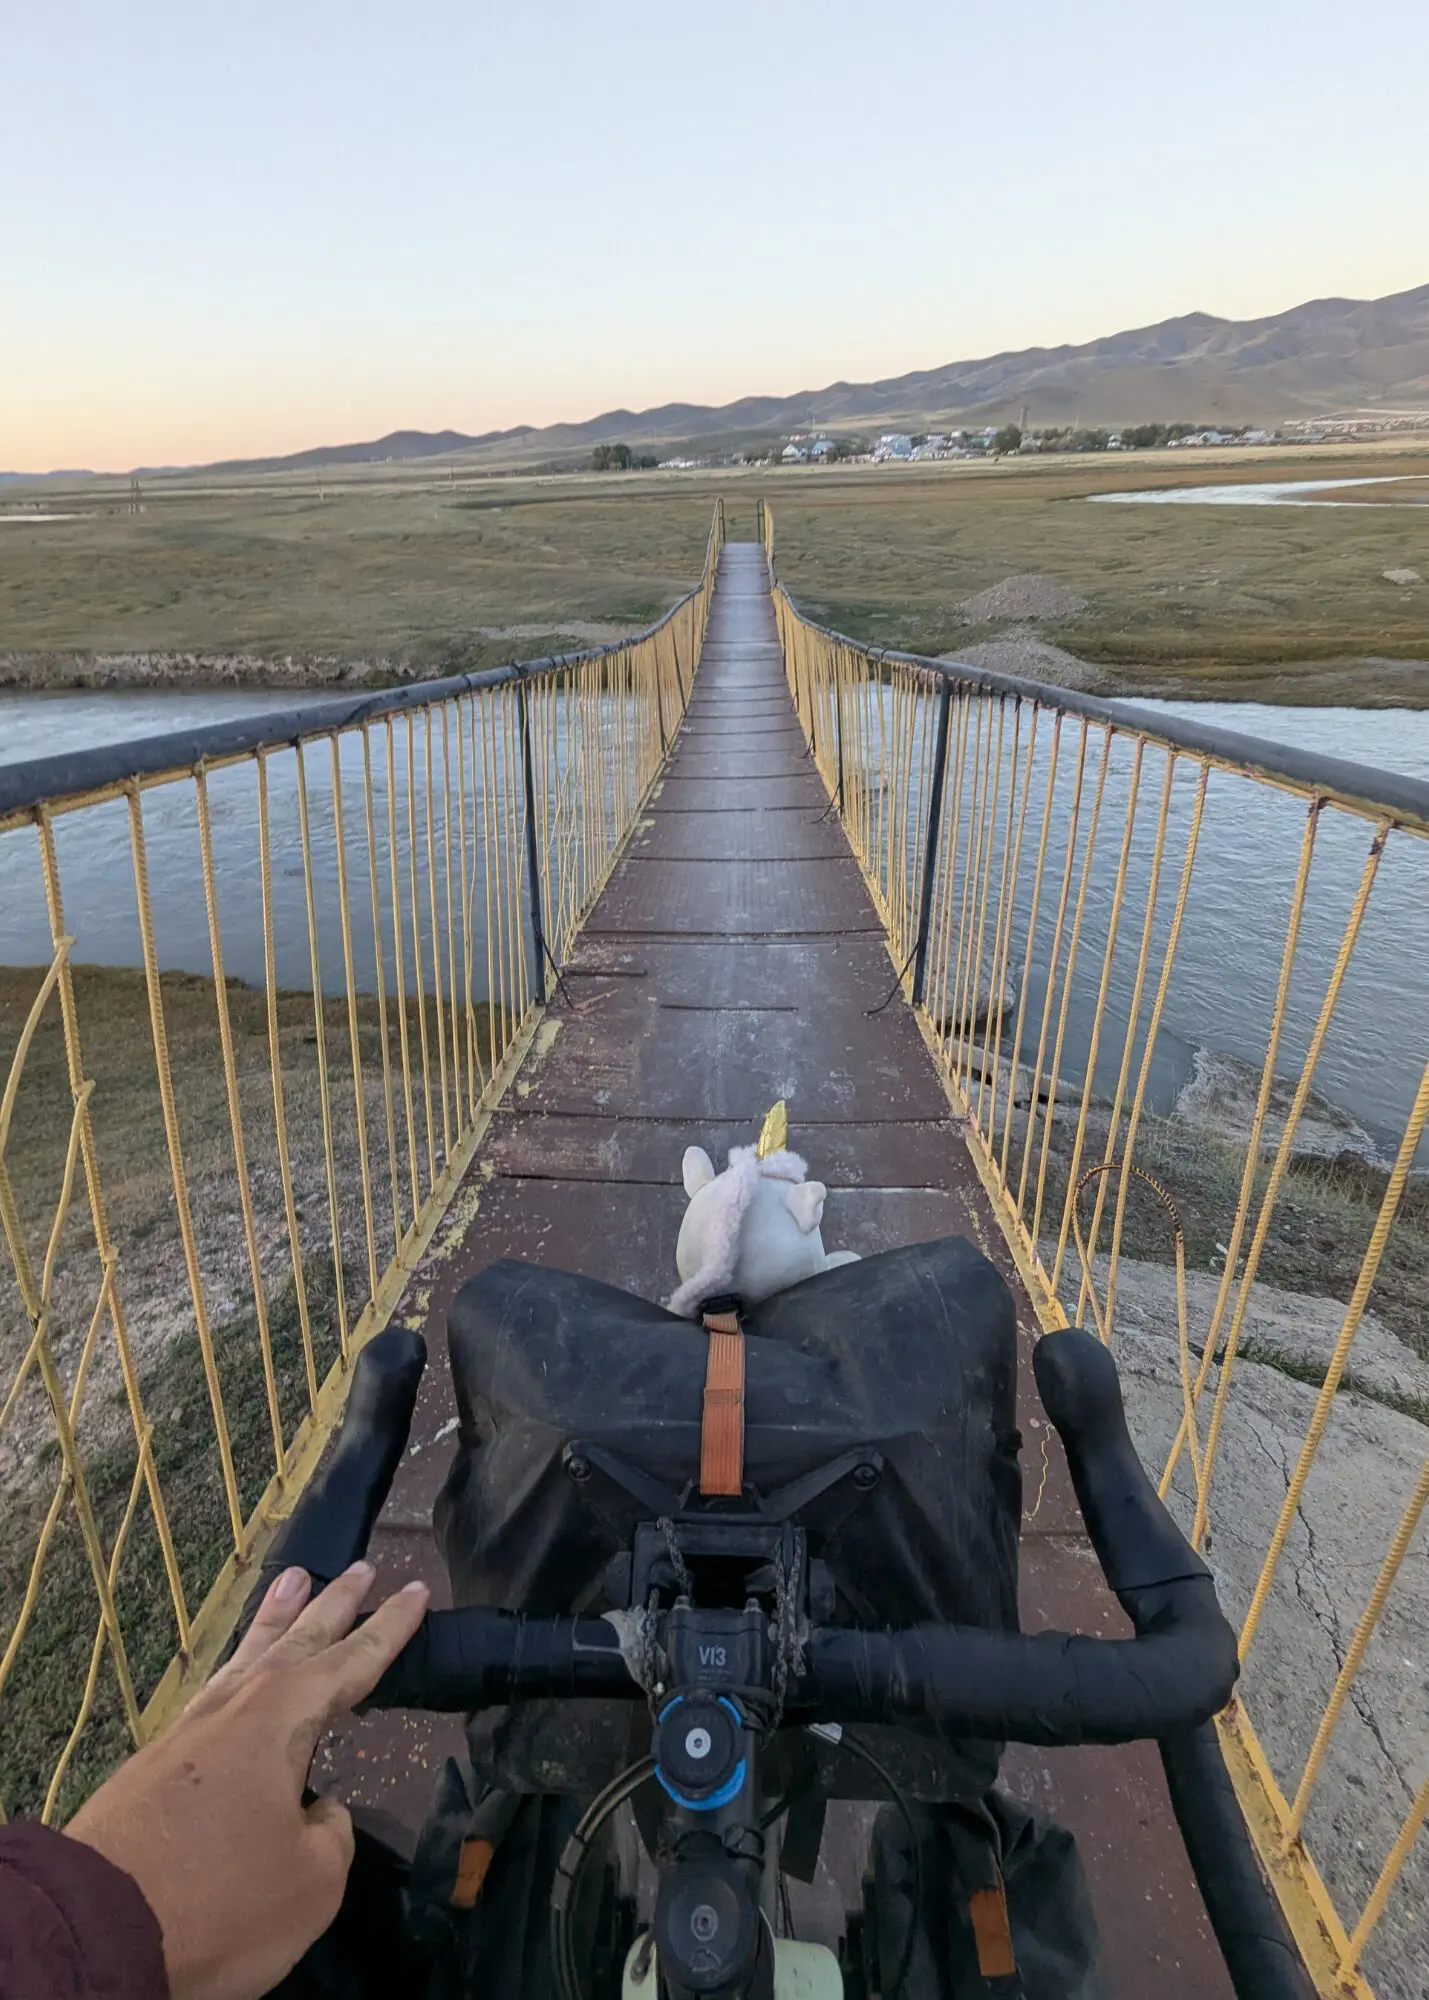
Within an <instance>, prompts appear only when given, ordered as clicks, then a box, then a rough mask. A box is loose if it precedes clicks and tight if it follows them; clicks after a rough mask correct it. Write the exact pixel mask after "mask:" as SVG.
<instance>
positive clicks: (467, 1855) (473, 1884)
mask: <svg viewBox="0 0 1429 2000" xmlns="http://www.w3.org/2000/svg"><path fill="white" fill-rule="evenodd" d="M495 1852H496V1849H495V1848H494V1847H493V1846H492V1844H491V1842H490V1841H489V1840H480V1839H477V1840H464V1841H463V1842H462V1844H461V1852H460V1854H459V1855H458V1857H457V1870H456V1881H455V1882H454V1883H453V1884H452V1892H451V1897H450V1899H449V1900H450V1902H451V1906H452V1908H453V1909H454V1910H470V1909H474V1908H475V1906H476V1899H477V1897H478V1896H479V1895H480V1894H481V1885H482V1883H483V1882H485V1880H486V1871H487V1869H488V1868H490V1866H491V1857H492V1855H493V1854H495Z"/></svg>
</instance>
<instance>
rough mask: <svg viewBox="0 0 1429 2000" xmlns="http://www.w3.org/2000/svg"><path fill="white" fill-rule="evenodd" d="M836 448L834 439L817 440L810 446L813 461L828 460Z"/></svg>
mask: <svg viewBox="0 0 1429 2000" xmlns="http://www.w3.org/2000/svg"><path fill="white" fill-rule="evenodd" d="M833 448H834V441H833V439H832V438H815V439H814V442H813V443H812V444H811V445H810V446H809V456H810V458H813V459H821V458H827V457H828V456H829V454H830V453H831V452H832V450H833Z"/></svg>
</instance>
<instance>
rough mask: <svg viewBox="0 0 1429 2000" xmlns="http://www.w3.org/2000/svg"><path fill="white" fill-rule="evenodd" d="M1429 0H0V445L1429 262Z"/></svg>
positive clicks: (139, 451)
mask: <svg viewBox="0 0 1429 2000" xmlns="http://www.w3.org/2000/svg"><path fill="white" fill-rule="evenodd" d="M1426 77H1429V7H1426V6H1425V5H1424V0H1358V4H1356V5H1355V6H1354V7H1349V6H1347V5H1345V4H1344V0H1333V4H1326V0H1199V4H1198V5H1197V6H1196V7H1195V8H1180V7H1170V6H1164V5H1154V4H1148V0H999V4H998V5H996V6H992V7H989V6H987V5H985V4H984V5H980V6H978V7H976V8H973V7H969V6H968V5H967V4H966V0H876V4H873V0H865V4H862V5H849V4H847V3H846V0H720V4H719V5H705V6H690V5H678V4H677V5H671V4H670V0H659V4H657V0H527V4H526V5H524V6H522V7H513V6H512V5H510V4H509V0H502V4H501V5H499V6H497V5H493V4H490V0H401V4H395V0H243V4H238V5H235V4H233V0H126V4H125V5H124V6H122V7H118V6H115V5H113V4H112V0H66V4H65V5H64V6H62V7H43V6H37V5H35V4H33V0H0V133H3V141H2V142H0V469H24V470H28V471H38V470H45V469H49V468H53V467H58V466H86V467H94V468H102V469H111V470H121V469H126V468H128V467H130V466H133V465H158V464H192V463H201V462H204V461H208V460H212V459H215V458H220V457H232V456H248V455H259V454H268V453H277V452H284V451H291V450H300V449H303V448H305V447H307V446H311V445H317V444H327V443H338V442H343V441H348V440H354V439H361V438H370V437H377V436H380V435H381V434H383V433H384V432H386V431H389V430H392V429H396V428H404V427H408V426H412V427H416V428H420V429H441V428H445V427H452V428H454V429H458V430H462V431H466V432H472V433H479V432H482V431H486V430H490V429H495V428H497V427H503V426H506V425H510V424H515V423H535V424H541V423H549V422H555V421H559V420H563V419H576V420H578V419H580V418H584V417H589V416H593V415H595V414H597V413H598V412H600V411H602V410H606V409H610V408H616V407H621V406H624V407H628V408H633V409H638V408H644V407H649V406H651V405H654V404H658V403H661V402H665V401H670V400H682V401H683V400H688V401H692V402H707V403H719V402H725V401H728V400H730V399H732V398H734V397H736V396H740V395H745V394H766V393H768V394H790V393H793V392H795V391H797V390H800V389H814V388H818V387H821V386H822V385H824V384H826V383H828V382H831V381H835V380H839V379H845V380H853V381H860V380H868V379H876V378H878V377H883V376H890V375H897V374H901V373H903V372H905V371H907V370H909V369H913V368H925V367H934V366H937V365H939V364H940V363H944V362H948V361H952V360H955V359H962V358H966V357H970V356H975V355H980V354H987V353H994V352H997V351H999V350H1002V349H1006V348H1016V347H1025V346H1033V345H1041V344H1054V343H1057V342H1060V341H1064V340H1065V341H1079V340H1086V339H1090V338H1093V337H1094V336H1096V335H1098V334H1104V333H1111V332H1116V331H1118V330H1119V329H1121V328H1123V327H1128V326H1138V325H1145V324H1148V323H1150V322H1153V321H1156V320H1159V319H1164V318H1167V317H1169V316H1171V315H1173V314H1176V313H1182V312H1188V311H1194V310H1202V311H1207V312H1213V313H1218V314H1222V315H1224V316H1226V317H1228V318H1245V317H1252V316H1255V315H1258V314H1262V313H1270V312H1277V311H1281V310H1283V309H1284V308H1286V307H1288V306H1291V305H1295V304H1298V303H1299V302H1300V301H1302V300H1304V299H1306V298H1313V297H1323V296H1326V295H1330V294H1334V295H1341V296H1351V297H1375V296H1380V295H1382V294H1384V293H1388V292H1393V291H1399V290H1404V289H1406V288H1408V287H1410V286H1413V285H1418V284H1423V283H1424V282H1425V281H1426V280H1429V227H1426V224H1425V217H1426V216H1429V144H1426V142H1425V136H1424V133H1425V123H1424V117H1425V114H1424V87H1425V78H1426Z"/></svg>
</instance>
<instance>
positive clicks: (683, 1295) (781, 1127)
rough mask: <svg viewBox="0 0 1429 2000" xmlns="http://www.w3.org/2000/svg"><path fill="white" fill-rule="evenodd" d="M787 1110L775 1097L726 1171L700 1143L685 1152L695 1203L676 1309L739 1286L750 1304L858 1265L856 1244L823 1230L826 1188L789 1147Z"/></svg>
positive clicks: (687, 1309) (683, 1237)
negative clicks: (846, 1244) (836, 1246)
mask: <svg viewBox="0 0 1429 2000" xmlns="http://www.w3.org/2000/svg"><path fill="white" fill-rule="evenodd" d="M788 1136H789V1119H788V1114H787V1112H786V1111H785V1108H784V1106H783V1105H782V1104H776V1105H775V1107H774V1109H773V1110H772V1111H771V1112H770V1114H769V1116H768V1117H767V1118H766V1119H765V1121H764V1130H763V1131H762V1132H761V1133H760V1135H759V1143H758V1144H757V1145H755V1146H735V1147H734V1148H733V1149H732V1151H731V1152H730V1156H729V1165H728V1166H727V1167H726V1168H725V1170H724V1172H723V1173H722V1174H717V1173H716V1172H715V1170H714V1162H713V1161H712V1160H711V1159H710V1156H709V1154H708V1153H706V1152H705V1151H704V1150H703V1149H702V1148H701V1147H699V1146H690V1147H689V1148H687V1150H686V1153H685V1162H684V1177H685V1193H686V1194H687V1195H688V1196H689V1198H690V1205H689V1207H688V1208H687V1209H686V1210H685V1215H684V1220H683V1221H682V1222H681V1224H680V1240H679V1242H678V1243H677V1244H676V1246H675V1264H676V1267H677V1269H678V1270H679V1273H680V1276H681V1278H682V1279H683V1280H684V1282H683V1284H682V1285H681V1286H680V1288H679V1290H678V1291H677V1292H676V1293H675V1294H674V1296H673V1297H672V1298H671V1300H670V1311H671V1312H675V1313H679V1314H681V1315H682V1316H683V1317H684V1318H685V1319H693V1318H694V1316H695V1314H696V1313H697V1312H698V1311H699V1309H700V1306H701V1305H702V1304H703V1302H704V1301H705V1300H706V1299H712V1298H716V1297H718V1296H719V1294H721V1293H723V1292H729V1293H733V1294H734V1295H735V1296H737V1297H738V1298H740V1299H741V1300H742V1301H743V1302H744V1304H745V1305H749V1306H752V1305H758V1303H759V1301H760V1300H761V1299H767V1298H769V1297H770V1296H771V1295H772V1294H773V1293H774V1292H782V1291H783V1290H784V1289H785V1288H786V1286H789V1285H797V1284H798V1283H799V1281H800V1279H802V1278H812V1277H814V1276H815V1275H816V1273H818V1272H819V1271H831V1270H833V1269H834V1268H835V1266H836V1265H839V1264H856V1263H857V1262H858V1257H857V1255H856V1254H855V1253H854V1252H853V1251H852V1250H834V1251H826V1250H825V1249H824V1243H823V1238H822V1237H821V1236H820V1234H819V1223H820V1221H821V1220H822V1218H823V1213H824V1198H825V1196H826V1195H827V1193H828V1189H827V1188H826V1187H825V1186H824V1184H823V1182H822V1181H811V1180H806V1179H805V1178H804V1176H805V1174H806V1173H807V1172H808V1169H807V1167H806V1166H805V1164H804V1162H803V1161H802V1160H801V1159H800V1158H799V1155H798V1154H797V1153H791V1152H789V1151H788V1149H787V1146H786V1144H785V1141H786V1140H787V1139H788Z"/></svg>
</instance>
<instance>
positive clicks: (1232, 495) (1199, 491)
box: [1086, 472, 1429, 507]
mask: <svg viewBox="0 0 1429 2000" xmlns="http://www.w3.org/2000/svg"><path fill="white" fill-rule="evenodd" d="M1416 481H1417V482H1418V484H1419V485H1420V486H1423V484H1424V480H1423V475H1421V474H1419V473H1403V472H1391V473H1381V474H1378V475H1376V476H1375V477H1374V478H1372V479H1247V480H1243V481H1241V482H1239V483H1238V484H1236V485H1234V486H1148V487H1142V488H1139V489H1138V490H1137V491H1135V492H1127V493H1089V494H1088V495H1087V496H1086V497H1087V498H1088V500H1095V501H1096V502H1097V503H1098V504H1099V505H1101V506H1107V505H1112V506H1119V505H1123V504H1128V505H1129V504H1132V503H1141V504H1144V505H1145V506H1148V507H1405V506H1409V507H1413V506H1423V505H1424V504H1426V502H1429V489H1426V492H1425V499H1424V500H1420V499H1419V498H1418V497H1417V494H1416V496H1415V497H1413V498H1411V499H1409V500H1404V499H1394V500H1322V499H1320V498H1319V497H1318V496H1319V495H1320V494H1322V493H1337V492H1339V491H1340V489H1341V488H1342V487H1345V486H1403V485H1409V484H1412V483H1414V482H1416ZM1307 496H1310V497H1307Z"/></svg>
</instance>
